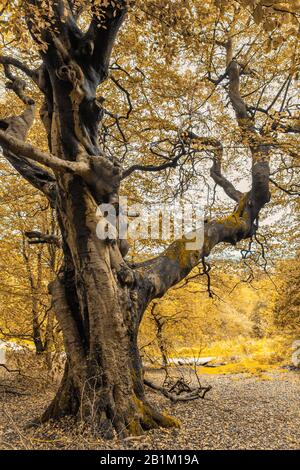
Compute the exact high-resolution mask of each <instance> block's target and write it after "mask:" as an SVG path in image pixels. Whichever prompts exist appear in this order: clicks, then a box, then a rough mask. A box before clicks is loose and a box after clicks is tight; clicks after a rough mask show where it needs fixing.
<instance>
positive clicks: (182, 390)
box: [144, 379, 212, 403]
mask: <svg viewBox="0 0 300 470" xmlns="http://www.w3.org/2000/svg"><path fill="white" fill-rule="evenodd" d="M144 384H145V385H147V387H149V388H151V389H152V390H155V391H156V392H159V393H161V394H162V395H164V396H165V397H166V398H168V399H169V400H171V401H172V403H177V402H179V401H181V402H186V401H191V400H198V399H199V398H201V399H204V398H205V395H206V394H207V392H209V391H210V390H211V388H212V387H211V386H210V385H209V386H207V387H202V386H199V387H196V388H191V387H190V386H189V385H188V384H186V383H182V381H181V380H178V381H177V382H176V383H175V384H174V385H172V387H171V389H170V390H167V389H166V388H165V387H160V386H159V385H156V384H154V383H153V382H151V381H150V380H147V379H144Z"/></svg>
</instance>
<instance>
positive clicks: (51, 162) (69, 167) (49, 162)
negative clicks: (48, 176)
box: [0, 130, 83, 173]
mask: <svg viewBox="0 0 300 470" xmlns="http://www.w3.org/2000/svg"><path fill="white" fill-rule="evenodd" d="M0 144H1V145H2V146H3V147H4V148H5V149H6V150H9V151H10V152H13V153H15V154H18V155H20V157H26V158H29V160H33V161H35V162H38V163H41V164H42V165H45V166H46V167H48V168H51V169H52V170H56V171H63V170H65V171H70V172H72V173H75V172H77V171H80V170H81V169H82V167H83V164H82V163H81V162H69V161H66V160H62V159H60V158H58V157H56V156H55V155H51V154H49V153H46V152H43V151H42V150H39V149H38V148H36V147H34V146H33V145H31V144H28V143H25V142H23V141H22V140H20V139H17V138H16V137H13V136H12V135H10V134H9V133H7V132H5V131H2V130H0Z"/></svg>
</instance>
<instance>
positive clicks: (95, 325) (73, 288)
mask: <svg viewBox="0 0 300 470" xmlns="http://www.w3.org/2000/svg"><path fill="white" fill-rule="evenodd" d="M63 179H64V181H61V182H60V183H61V186H62V188H61V196H62V197H60V198H59V219H60V222H61V228H62V233H63V235H64V242H65V244H64V252H65V263H64V266H63V268H62V270H61V272H60V274H59V277H58V278H57V279H56V280H55V281H54V282H53V283H52V284H51V286H50V291H51V293H52V296H53V306H54V310H55V312H56V315H57V317H58V319H59V322H60V325H61V327H62V330H63V336H64V341H65V349H66V352H67V363H66V368H65V372H64V377H63V379H62V383H61V385H60V388H59V390H58V392H57V394H56V396H55V398H54V400H53V402H52V403H51V405H50V407H49V408H48V409H47V410H46V412H45V414H44V416H43V420H45V419H49V418H59V417H61V416H64V415H66V414H72V415H76V416H77V417H78V418H79V419H80V420H83V421H85V422H87V423H89V424H91V425H92V426H93V428H94V429H95V430H97V431H100V432H101V433H102V434H104V435H105V436H107V437H110V436H112V432H113V429H115V430H116V431H117V432H118V433H119V434H122V435H127V434H139V433H140V432H141V431H142V430H143V429H150V428H152V427H156V426H158V425H164V426H172V425H176V421H175V420H173V419H172V418H170V417H168V416H163V415H162V414H160V413H158V412H156V411H155V410H154V409H153V408H152V407H151V406H150V405H149V403H147V401H146V398H145V393H144V386H143V376H142V367H141V362H140V357H139V352H138V347H137V333H138V326H139V321H138V319H139V318H140V312H139V311H138V310H139V308H138V307H137V305H136V302H135V301H134V300H133V299H132V297H131V296H132V291H131V290H130V289H129V288H128V285H126V284H124V285H122V284H121V282H120V280H119V279H118V274H117V270H116V269H115V265H114V261H113V257H112V252H113V251H117V250H118V247H117V245H116V244H114V243H113V245H112V244H111V242H110V243H109V242H107V241H105V240H100V239H99V238H98V237H97V235H96V225H97V222H98V220H97V218H96V205H95V202H94V200H93V198H92V197H91V196H90V194H89V191H88V190H87V189H86V188H85V189H83V188H82V183H81V181H79V179H78V178H76V177H75V178H74V177H70V176H68V177H64V178H63ZM64 185H67V186H68V189H69V190H68V192H67V191H65V190H64V189H63V186H64ZM79 185H80V192H79V191H78V189H79Z"/></svg>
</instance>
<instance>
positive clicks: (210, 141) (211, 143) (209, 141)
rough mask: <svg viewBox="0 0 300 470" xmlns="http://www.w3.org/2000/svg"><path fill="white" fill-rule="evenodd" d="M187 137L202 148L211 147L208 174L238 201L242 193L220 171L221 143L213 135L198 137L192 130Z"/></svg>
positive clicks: (229, 195) (228, 194)
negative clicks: (210, 161) (211, 156)
mask: <svg viewBox="0 0 300 470" xmlns="http://www.w3.org/2000/svg"><path fill="white" fill-rule="evenodd" d="M187 137H188V138H189V139H191V140H192V141H196V142H197V143H199V144H200V145H203V146H204V148H212V152H213V155H214V156H213V165H212V167H211V169H210V176H211V177H212V179H213V180H214V182H215V183H216V184H218V185H219V186H221V188H223V190H224V192H225V194H227V196H228V197H230V198H231V199H233V200H234V201H236V202H238V201H239V200H240V198H241V197H242V193H241V192H240V191H238V190H237V189H235V187H234V186H233V184H232V183H231V182H230V181H229V180H228V179H227V178H225V176H224V175H223V174H222V172H221V167H222V157H223V145H222V142H220V141H219V140H217V139H215V138H213V137H199V136H197V135H196V134H194V133H193V132H188V133H187Z"/></svg>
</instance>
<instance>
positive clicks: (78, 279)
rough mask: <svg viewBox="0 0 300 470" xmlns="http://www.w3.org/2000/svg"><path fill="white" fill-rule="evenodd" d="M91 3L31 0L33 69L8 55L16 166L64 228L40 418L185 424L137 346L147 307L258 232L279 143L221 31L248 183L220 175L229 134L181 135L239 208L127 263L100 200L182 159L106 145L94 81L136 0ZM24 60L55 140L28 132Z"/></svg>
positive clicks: (11, 157) (109, 424)
mask: <svg viewBox="0 0 300 470" xmlns="http://www.w3.org/2000/svg"><path fill="white" fill-rule="evenodd" d="M85 3H88V4H89V7H90V5H91V4H93V2H76V1H72V0H69V1H66V0H53V1H47V2H44V1H39V0H28V1H26V2H25V13H24V15H25V20H26V24H27V28H28V30H29V32H30V34H31V37H32V38H33V40H34V42H35V43H36V46H37V48H38V50H39V54H40V60H41V63H40V65H39V66H38V68H37V69H31V68H29V67H28V66H27V65H25V64H24V63H23V62H21V61H20V60H19V58H18V57H17V56H16V57H12V56H5V55H3V56H1V57H0V63H1V64H2V66H3V67H4V71H5V75H6V77H7V79H8V83H7V86H8V87H9V88H10V89H12V90H13V91H14V92H15V93H16V94H17V95H18V97H19V98H20V100H22V101H23V103H24V112H23V113H22V114H21V115H19V116H11V117H8V118H2V120H1V121H0V128H1V129H0V144H1V146H2V149H3V154H4V156H5V157H6V159H7V160H8V161H9V162H10V163H11V165H12V166H13V167H14V168H15V170H17V172H18V173H19V174H20V175H21V176H22V177H24V178H25V179H26V180H27V181H28V182H29V183H30V184H32V185H33V186H34V187H35V188H37V189H38V190H40V191H41V192H42V193H43V194H44V195H45V196H46V197H47V198H48V200H49V201H50V203H51V206H52V207H54V208H55V210H56V215H57V220H58V223H59V227H60V231H61V240H62V241H61V245H62V250H63V254H64V261H63V264H62V266H61V268H60V272H59V275H58V276H57V279H56V280H55V281H54V282H52V283H51V284H50V286H49V292H50V294H51V296H52V302H53V307H54V310H55V313H56V316H57V319H58V321H59V323H60V326H61V329H62V332H63V337H64V344H65V350H66V354H67V361H66V365H65V371H64V375H63V378H62V381H61V384H60V387H59V389H58V391H57V394H56V396H55V398H54V399H53V401H52V403H51V404H50V405H49V407H48V409H47V410H45V413H44V415H43V416H42V418H41V419H42V421H45V420H48V419H56V418H59V417H62V416H64V415H68V414H71V415H74V416H79V417H80V419H82V420H84V421H86V422H90V421H93V423H96V426H97V428H98V429H99V432H101V433H102V434H104V435H105V436H111V435H112V432H113V431H114V430H115V431H117V432H118V433H120V434H122V435H126V434H135V433H137V434H138V433H140V432H142V430H144V429H150V428H153V427H156V426H176V425H177V422H176V421H175V420H173V419H172V418H171V417H168V416H165V415H162V414H161V413H159V412H158V411H157V410H155V409H154V408H153V407H152V406H150V404H149V403H148V402H147V399H146V396H145V390H144V382H143V372H142V364H141V360H140V356H139V351H138V347H137V336H138V331H139V325H140V323H141V320H142V317H143V313H144V311H145V309H146V307H147V306H148V305H149V303H150V302H151V301H152V300H153V299H155V298H158V297H161V296H163V295H164V293H165V292H166V291H167V290H168V289H169V288H170V287H172V286H173V285H175V284H176V283H178V282H179V281H180V280H182V279H183V278H184V277H185V276H187V274H188V273H189V272H190V271H191V270H192V269H193V268H194V267H195V266H196V265H197V264H199V262H201V260H202V259H203V258H204V257H207V256H209V254H210V252H211V251H212V250H213V248H214V247H215V246H216V245H217V244H220V243H224V242H225V243H230V244H236V243H237V242H238V241H239V240H242V239H247V238H249V237H251V236H252V235H253V233H255V230H256V221H257V218H258V215H259V213H260V211H261V209H262V208H263V207H264V205H265V204H267V203H268V201H269V200H270V191H269V172H270V170H269V158H270V149H271V147H270V145H269V143H268V142H266V140H265V139H264V136H263V135H261V134H260V133H259V132H258V131H257V128H256V126H255V122H254V117H253V113H251V112H249V109H248V107H247V105H246V103H245V102H244V99H243V97H242V95H241V93H240V78H241V77H240V75H241V73H240V72H241V67H240V65H239V64H238V62H237V61H236V60H235V54H234V44H233V41H232V38H230V37H229V36H228V37H225V36H224V41H223V42H222V43H221V44H220V45H219V46H220V47H221V48H222V51H223V52H224V55H226V69H225V70H224V77H225V79H226V81H227V83H228V86H227V93H228V98H229V106H231V109H232V110H233V112H234V114H235V116H236V120H237V123H238V126H239V131H240V134H241V135H242V136H244V139H245V141H247V145H248V146H249V150H250V154H251V156H252V166H251V168H252V170H251V171H252V187H251V190H250V191H248V192H246V193H241V192H240V191H238V190H237V189H236V188H235V187H234V185H233V184H232V183H231V182H230V181H228V179H226V178H225V177H224V176H223V174H222V170H221V160H222V154H223V147H222V143H221V142H219V141H218V140H217V139H216V138H214V137H213V136H212V137H207V136H206V137H203V136H201V135H196V134H194V133H192V132H190V131H187V132H186V133H184V134H183V135H182V142H183V146H184V145H187V146H191V145H193V144H195V145H202V146H206V147H207V148H209V149H210V151H211V152H212V153H213V156H214V157H213V164H212V168H211V171H210V175H211V177H212V178H213V180H214V182H215V183H216V184H217V185H219V186H220V187H221V188H222V190H224V191H225V193H226V194H227V196H229V197H230V198H231V199H232V200H233V203H232V206H233V211H232V214H231V215H230V216H227V217H223V218H218V219H209V220H207V221H206V222H205V229H204V230H205V237H204V244H203V246H202V247H201V249H199V250H195V251H189V250H186V246H185V241H184V240H179V241H175V242H174V243H172V244H171V245H170V246H169V247H168V248H167V249H166V250H165V251H164V252H163V253H162V254H161V255H159V256H156V257H154V258H153V259H150V260H148V261H147V262H145V263H140V264H135V265H134V264H132V263H131V264H130V263H128V262H127V261H126V253H127V247H126V245H125V244H124V243H121V242H120V241H119V240H118V239H116V240H101V239H99V238H98V237H97V235H96V226H97V224H98V222H99V218H100V217H99V215H96V210H97V207H98V205H99V204H101V203H112V204H114V206H115V208H116V210H117V211H118V210H119V206H118V197H119V191H120V188H121V187H122V182H124V180H125V179H126V178H128V177H129V176H130V175H131V174H132V173H133V172H134V171H137V170H139V171H142V170H146V171H152V170H153V171H158V170H160V169H163V168H166V166H170V167H172V166H176V161H175V160H174V161H173V160H172V161H169V162H168V163H167V164H164V165H162V166H161V167H160V166H158V167H157V168H156V167H147V166H145V167H143V165H142V166H141V165H139V164H136V165H134V166H131V167H125V168H124V167H123V165H121V163H120V162H119V161H118V158H117V156H116V157H115V158H112V157H111V156H108V155H106V154H105V153H104V152H103V151H102V150H100V147H99V145H98V141H99V136H98V132H99V125H100V122H101V119H102V118H103V100H102V99H101V98H97V88H98V87H99V85H100V84H101V83H102V82H104V81H105V80H106V78H107V76H108V71H109V63H110V57H111V53H112V49H113V46H114V43H115V41H116V38H117V35H118V32H119V29H120V27H121V26H122V24H123V22H126V17H127V9H128V8H131V7H132V5H128V3H129V2H126V1H125V0H124V1H122V0H118V1H103V2H94V3H95V5H94V6H93V8H92V9H91V10H90V11H91V15H90V24H89V27H88V28H87V29H84V30H83V29H81V27H80V25H81V23H80V18H81V15H82V14H84V13H85V12H84V9H85V7H84V6H82V5H84V4H85ZM131 3H134V2H131ZM246 3H247V2H246ZM268 3H270V2H268ZM271 3H272V2H271ZM133 8H134V6H133ZM18 70H19V71H21V72H22V73H23V74H25V75H26V76H27V77H28V78H30V79H31V80H32V82H33V83H34V85H35V86H37V87H38V89H39V92H40V93H41V94H42V95H43V105H42V106H41V108H40V109H39V115H40V119H41V121H42V123H43V125H44V128H45V130H46V132H47V137H48V148H49V150H48V152H44V151H41V150H39V149H38V148H36V147H34V146H32V145H31V144H29V143H26V137H27V133H28V131H29V129H30V127H31V125H32V123H33V120H34V117H35V111H36V109H35V108H36V104H35V102H34V100H33V99H32V98H31V97H30V96H29V95H30V92H28V91H27V89H25V83H24V81H23V80H21V79H20V78H19V77H18ZM224 77H223V78H224ZM98 96H99V95H98Z"/></svg>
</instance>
